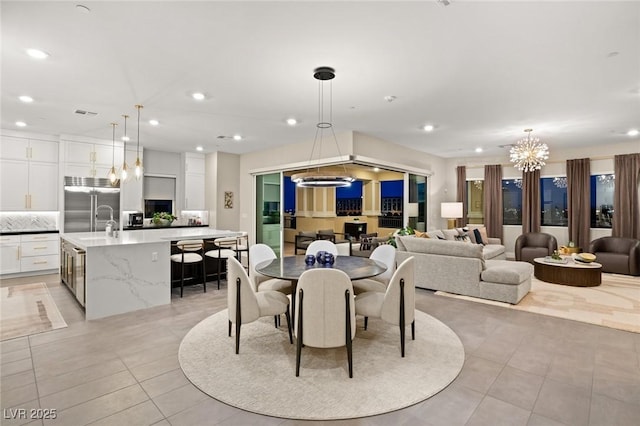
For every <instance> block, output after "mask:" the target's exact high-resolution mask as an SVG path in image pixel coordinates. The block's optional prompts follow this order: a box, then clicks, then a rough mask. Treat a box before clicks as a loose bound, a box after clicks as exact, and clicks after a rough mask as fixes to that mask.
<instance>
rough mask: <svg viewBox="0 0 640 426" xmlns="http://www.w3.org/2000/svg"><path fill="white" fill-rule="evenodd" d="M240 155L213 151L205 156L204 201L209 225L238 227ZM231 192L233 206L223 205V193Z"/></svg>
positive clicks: (229, 227) (225, 227)
mask: <svg viewBox="0 0 640 426" xmlns="http://www.w3.org/2000/svg"><path fill="white" fill-rule="evenodd" d="M239 170H240V156H239V155H236V154H229V153H226V152H214V153H212V154H208V155H207V156H206V158H205V184H204V192H205V196H204V199H205V202H206V208H207V210H208V211H209V226H211V227H212V228H217V229H229V230H239V229H240V216H241V213H240V171H239ZM225 192H232V193H233V208H231V209H227V208H225V207H224V193H225Z"/></svg>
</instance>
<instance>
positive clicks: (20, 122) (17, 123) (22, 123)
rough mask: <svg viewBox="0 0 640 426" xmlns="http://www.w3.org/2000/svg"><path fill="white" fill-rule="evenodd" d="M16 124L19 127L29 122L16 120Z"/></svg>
mask: <svg viewBox="0 0 640 426" xmlns="http://www.w3.org/2000/svg"><path fill="white" fill-rule="evenodd" d="M16 126H18V127H26V126H27V123H25V122H24V121H16Z"/></svg>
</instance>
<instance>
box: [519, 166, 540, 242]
mask: <svg viewBox="0 0 640 426" xmlns="http://www.w3.org/2000/svg"><path fill="white" fill-rule="evenodd" d="M540 214H541V210H540V170H534V171H532V172H526V173H523V174H522V233H523V234H526V233H528V232H540Z"/></svg>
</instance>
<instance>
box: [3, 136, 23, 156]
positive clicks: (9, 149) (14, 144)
mask: <svg viewBox="0 0 640 426" xmlns="http://www.w3.org/2000/svg"><path fill="white" fill-rule="evenodd" d="M0 158H2V159H8V160H27V159H28V158H29V139H27V138H16V137H13V136H5V135H2V149H0Z"/></svg>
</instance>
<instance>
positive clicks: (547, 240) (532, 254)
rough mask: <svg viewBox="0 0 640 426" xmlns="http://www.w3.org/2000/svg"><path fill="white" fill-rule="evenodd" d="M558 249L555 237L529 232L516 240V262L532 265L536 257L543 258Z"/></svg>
mask: <svg viewBox="0 0 640 426" xmlns="http://www.w3.org/2000/svg"><path fill="white" fill-rule="evenodd" d="M557 249H558V242H557V241H556V237H554V236H553V235H551V234H545V233H544V232H529V233H527V234H522V235H520V236H519V237H518V238H517V239H516V247H515V251H516V260H519V261H523V262H529V263H531V264H533V259H535V258H536V257H545V256H550V255H552V254H553V252H554V250H557Z"/></svg>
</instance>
